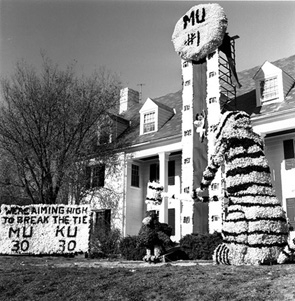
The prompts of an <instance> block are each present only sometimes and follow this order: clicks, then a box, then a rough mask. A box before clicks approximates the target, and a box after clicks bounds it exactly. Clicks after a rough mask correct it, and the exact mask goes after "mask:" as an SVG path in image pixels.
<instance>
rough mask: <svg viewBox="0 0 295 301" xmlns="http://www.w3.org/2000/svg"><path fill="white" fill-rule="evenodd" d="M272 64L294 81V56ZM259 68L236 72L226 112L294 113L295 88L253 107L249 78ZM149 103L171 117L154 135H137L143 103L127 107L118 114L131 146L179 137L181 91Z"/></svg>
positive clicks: (251, 87) (252, 80)
mask: <svg viewBox="0 0 295 301" xmlns="http://www.w3.org/2000/svg"><path fill="white" fill-rule="evenodd" d="M272 64H273V65H275V66H276V67H278V68H280V69H282V70H283V72H285V73H287V74H288V75H289V76H291V77H292V78H295V55H293V56H290V57H288V58H284V59H280V60H277V61H275V62H272ZM260 67H261V66H256V67H254V68H251V69H248V70H244V71H242V72H239V73H238V77H239V81H240V83H241V84H242V88H240V89H237V98H236V100H235V101H232V102H230V103H228V104H227V105H226V109H228V110H242V111H245V112H247V113H249V114H251V115H252V116H261V115H267V114H271V113H275V112H281V111H285V110H289V109H294V110H295V86H293V87H292V89H291V90H290V92H289V93H288V95H287V97H286V99H285V101H284V102H282V103H273V104H269V105H263V106H262V107H257V106H256V90H255V81H254V79H253V77H254V76H255V74H256V73H257V72H258V71H259V69H260ZM152 101H154V102H155V103H156V104H157V105H158V106H162V107H165V109H167V108H170V110H173V109H175V114H174V115H173V116H172V117H171V118H170V119H169V120H168V121H167V122H166V123H165V124H164V125H163V127H162V128H161V129H159V130H158V131H157V132H153V133H148V134H144V135H140V132H139V131H140V114H139V110H140V109H141V107H142V106H143V104H142V103H139V104H136V105H134V106H133V107H131V108H130V109H129V110H128V111H126V112H124V113H123V114H122V115H121V116H122V117H123V118H124V119H126V120H129V121H131V126H130V127H129V128H128V130H127V131H126V132H125V137H126V139H127V141H128V140H129V141H130V143H131V145H137V144H141V143H145V142H149V141H158V140H161V139H165V138H172V137H176V136H181V121H182V120H181V118H182V114H181V110H182V90H180V91H177V92H175V93H170V94H167V95H164V96H162V97H158V98H155V99H152Z"/></svg>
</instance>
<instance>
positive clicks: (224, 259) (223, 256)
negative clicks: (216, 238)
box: [213, 243, 230, 265]
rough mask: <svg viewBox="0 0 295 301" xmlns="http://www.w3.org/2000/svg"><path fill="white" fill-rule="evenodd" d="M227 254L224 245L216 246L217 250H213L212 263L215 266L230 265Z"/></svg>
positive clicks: (227, 251)
mask: <svg viewBox="0 0 295 301" xmlns="http://www.w3.org/2000/svg"><path fill="white" fill-rule="evenodd" d="M228 254H229V248H228V247H227V245H226V244H225V243H222V244H220V245H218V246H217V248H216V249H215V250H214V254H213V261H214V262H215V263H216V264H226V265H230V261H229V258H228Z"/></svg>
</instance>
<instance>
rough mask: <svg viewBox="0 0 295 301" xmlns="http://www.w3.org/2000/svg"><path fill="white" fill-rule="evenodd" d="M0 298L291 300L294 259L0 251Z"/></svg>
mask: <svg viewBox="0 0 295 301" xmlns="http://www.w3.org/2000/svg"><path fill="white" fill-rule="evenodd" d="M106 266H108V267H106ZM0 300H1V301H4V300H9V301H13V300H30V301H31V300H38V301H39V300H54V301H57V300H115V301H116V300H134V301H140V300H163V301H166V300H177V301H181V300H208V301H214V300H230V301H234V300H247V301H248V300H255V301H259V300H263V301H265V300H278V301H281V300H295V265H294V264H288V265H273V266H258V267H256V266H240V267H236V266H215V265H211V264H207V265H194V266H176V265H173V264H164V265H162V266H157V265H150V266H145V267H140V265H139V264H133V265H132V264H125V267H120V266H119V267H114V266H113V265H112V264H110V265H104V266H101V265H100V263H99V261H98V260H87V259H84V258H83V259H77V258H62V257H26V256H25V257H23V256H21V257H17V256H15V257H13V256H0Z"/></svg>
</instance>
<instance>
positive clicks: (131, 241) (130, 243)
mask: <svg viewBox="0 0 295 301" xmlns="http://www.w3.org/2000/svg"><path fill="white" fill-rule="evenodd" d="M119 249H120V253H121V255H122V257H123V258H124V259H127V260H142V259H143V257H144V256H145V254H146V249H145V247H144V246H141V245H140V244H139V240H138V236H136V235H134V236H126V237H124V238H122V239H121V241H120V245H119Z"/></svg>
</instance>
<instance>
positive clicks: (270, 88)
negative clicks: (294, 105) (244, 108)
mask: <svg viewBox="0 0 295 301" xmlns="http://www.w3.org/2000/svg"><path fill="white" fill-rule="evenodd" d="M253 79H254V80H255V85H256V105H257V107H260V106H263V105H269V104H273V103H279V102H283V101H284V99H285V98H286V97H287V95H288V93H289V91H290V89H291V88H292V86H293V85H294V79H293V78H292V77H291V76H290V75H289V74H287V73H286V72H284V70H283V69H281V68H279V67H277V66H275V65H274V64H272V63H270V62H268V61H266V62H265V63H264V64H263V65H262V66H261V67H260V69H259V70H258V71H257V72H256V74H255V75H254V77H253Z"/></svg>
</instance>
